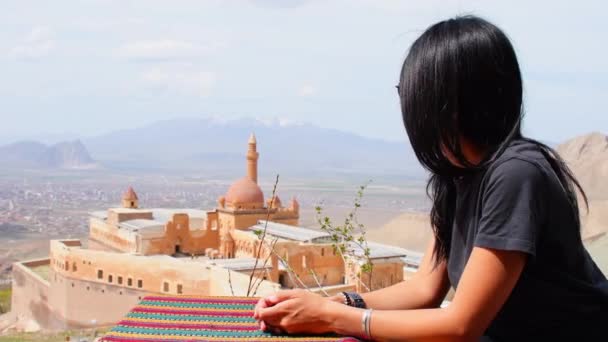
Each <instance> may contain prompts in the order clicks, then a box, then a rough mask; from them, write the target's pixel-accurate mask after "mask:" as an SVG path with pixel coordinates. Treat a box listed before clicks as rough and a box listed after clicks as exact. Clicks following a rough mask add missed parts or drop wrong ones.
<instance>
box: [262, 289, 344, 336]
mask: <svg viewBox="0 0 608 342" xmlns="http://www.w3.org/2000/svg"><path fill="white" fill-rule="evenodd" d="M332 299H333V298H332ZM339 305H340V304H338V303H337V302H336V301H335V300H329V299H327V298H323V297H321V296H319V295H317V294H314V293H311V292H308V291H304V290H288V291H280V292H278V293H277V294H275V295H272V296H269V297H267V298H262V299H260V301H259V302H258V304H257V305H256V308H255V313H254V317H255V319H257V320H259V321H260V322H261V323H260V327H261V329H262V330H274V331H276V330H277V329H279V330H282V331H285V332H287V333H289V334H294V333H304V332H306V333H313V334H322V333H326V332H329V331H330V323H331V322H332V319H331V318H330V316H331V315H330V314H331V311H332V308H334V309H335V308H336V306H338V307H339Z"/></svg>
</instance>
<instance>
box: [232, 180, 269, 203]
mask: <svg viewBox="0 0 608 342" xmlns="http://www.w3.org/2000/svg"><path fill="white" fill-rule="evenodd" d="M226 203H230V204H232V205H235V204H254V203H255V204H262V205H263V204H264V193H263V192H262V189H260V187H259V186H258V185H257V184H256V183H255V182H254V181H252V180H251V179H250V178H249V177H244V178H241V179H239V180H237V181H236V182H234V183H232V185H231V186H230V188H228V192H226Z"/></svg>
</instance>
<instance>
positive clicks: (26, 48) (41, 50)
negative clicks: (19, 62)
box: [9, 26, 56, 59]
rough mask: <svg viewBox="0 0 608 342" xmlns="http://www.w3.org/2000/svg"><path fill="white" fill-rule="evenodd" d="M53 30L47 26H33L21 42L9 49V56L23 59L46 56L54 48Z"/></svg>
mask: <svg viewBox="0 0 608 342" xmlns="http://www.w3.org/2000/svg"><path fill="white" fill-rule="evenodd" d="M55 45H56V44H55V40H54V34H53V31H52V30H51V29H50V28H48V27H42V26H38V27H34V28H32V30H31V31H30V32H29V33H28V34H27V35H26V37H25V38H24V39H23V41H22V43H21V44H19V45H17V46H15V47H13V48H11V49H10V50H9V56H11V57H14V58H18V59H20V58H23V59H36V58H40V57H44V56H47V55H48V54H49V53H50V52H51V51H52V50H53V49H54V48H55Z"/></svg>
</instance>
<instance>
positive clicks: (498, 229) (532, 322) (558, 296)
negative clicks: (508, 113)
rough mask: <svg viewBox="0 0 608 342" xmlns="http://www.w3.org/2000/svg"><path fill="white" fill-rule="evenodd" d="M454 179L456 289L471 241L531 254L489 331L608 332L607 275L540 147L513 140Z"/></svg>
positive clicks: (576, 335) (523, 335) (452, 266)
mask: <svg viewBox="0 0 608 342" xmlns="http://www.w3.org/2000/svg"><path fill="white" fill-rule="evenodd" d="M455 182H456V188H457V201H456V211H457V213H458V214H457V216H459V217H460V219H457V220H456V223H455V224H454V227H453V232H452V241H451V246H450V253H449V257H448V276H449V279H450V282H451V284H452V286H453V287H454V288H457V286H458V282H459V280H460V277H461V275H462V273H463V271H464V268H465V265H466V263H467V260H468V258H469V256H470V254H471V250H472V249H473V247H475V246H477V247H484V248H492V249H499V250H510V251H521V252H524V253H527V254H528V260H527V262H526V265H525V267H524V270H523V272H522V274H521V277H520V279H519V280H518V282H517V284H516V285H515V288H514V289H513V291H512V293H511V295H510V296H509V298H508V299H507V301H506V303H505V304H504V306H503V307H502V309H501V310H500V311H499V313H498V314H497V316H496V318H495V319H494V321H493V322H492V323H491V325H490V327H489V328H488V330H487V331H486V334H487V335H488V336H490V337H491V338H492V339H493V340H497V341H526V340H542V341H544V340H563V339H565V338H573V339H574V340H577V341H586V340H591V339H593V340H595V339H596V338H599V337H600V336H601V337H602V338H605V339H608V328H607V327H608V326H607V325H606V324H608V281H607V280H606V277H605V276H604V275H603V274H602V273H601V271H600V270H599V268H598V267H597V265H596V264H595V263H594V262H593V260H592V259H591V257H590V256H589V254H588V253H587V251H586V250H585V248H584V247H583V244H582V241H581V237H580V231H579V224H578V220H577V217H578V216H577V215H578V213H577V212H575V211H574V210H573V209H572V207H571V205H570V204H569V202H568V198H567V196H566V193H565V191H564V188H563V187H562V185H561V183H560V181H559V179H558V178H557V175H556V174H555V172H554V171H553V169H552V168H551V166H550V164H549V162H548V161H547V159H546V158H545V157H544V156H543V155H542V153H541V151H540V149H539V147H538V146H537V145H535V144H532V143H529V142H526V141H523V140H515V141H513V142H512V143H511V144H510V145H509V147H508V148H507V149H506V150H505V152H504V153H503V154H502V155H501V156H500V157H498V158H497V160H496V161H495V162H494V163H492V165H490V166H489V167H488V168H487V169H486V170H485V171H479V172H478V173H476V174H474V175H469V176H465V177H462V178H459V179H457V180H456V181H455ZM600 334H604V335H603V336H602V335H600ZM602 338H600V339H602Z"/></svg>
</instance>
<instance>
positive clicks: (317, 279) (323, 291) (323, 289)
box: [310, 268, 329, 297]
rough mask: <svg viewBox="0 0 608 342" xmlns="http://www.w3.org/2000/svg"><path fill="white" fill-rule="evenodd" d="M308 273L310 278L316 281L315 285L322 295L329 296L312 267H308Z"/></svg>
mask: <svg viewBox="0 0 608 342" xmlns="http://www.w3.org/2000/svg"><path fill="white" fill-rule="evenodd" d="M310 274H311V275H312V278H313V279H314V280H315V283H317V285H318V286H319V289H320V290H321V292H322V293H323V295H324V296H325V297H329V293H327V291H325V288H324V286H323V284H322V283H321V281H320V280H319V278H318V277H317V273H316V272H315V271H314V270H313V269H312V268H311V269H310Z"/></svg>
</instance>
